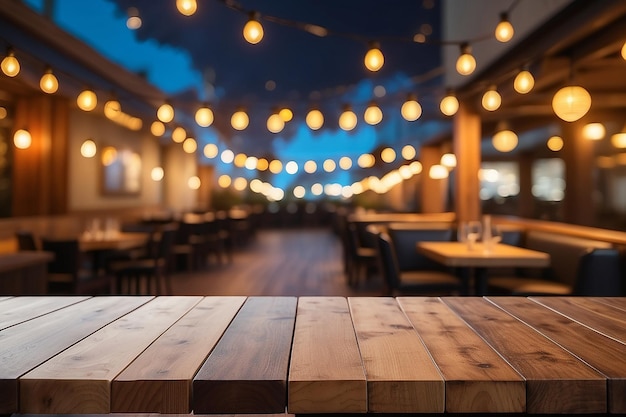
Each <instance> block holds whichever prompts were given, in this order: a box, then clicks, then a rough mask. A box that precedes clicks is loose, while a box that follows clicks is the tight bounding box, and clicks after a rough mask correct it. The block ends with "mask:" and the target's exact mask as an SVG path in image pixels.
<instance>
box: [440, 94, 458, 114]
mask: <svg viewBox="0 0 626 417" xmlns="http://www.w3.org/2000/svg"><path fill="white" fill-rule="evenodd" d="M439 110H441V112H442V113H443V114H445V115H446V116H454V115H455V114H456V112H457V111H458V110H459V100H458V99H457V98H456V96H455V95H454V93H453V92H452V91H448V93H447V94H446V96H445V97H444V98H443V99H441V103H439Z"/></svg>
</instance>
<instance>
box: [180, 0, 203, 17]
mask: <svg viewBox="0 0 626 417" xmlns="http://www.w3.org/2000/svg"><path fill="white" fill-rule="evenodd" d="M176 8H177V9H178V11H179V12H180V13H181V14H182V15H185V16H191V15H192V14H194V13H195V12H196V10H198V4H197V3H196V0H176Z"/></svg>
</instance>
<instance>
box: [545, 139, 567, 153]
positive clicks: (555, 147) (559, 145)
mask: <svg viewBox="0 0 626 417" xmlns="http://www.w3.org/2000/svg"><path fill="white" fill-rule="evenodd" d="M546 145H547V146H548V149H550V150H551V151H553V152H558V151H560V150H561V149H563V138H561V137H560V136H552V137H550V139H548V141H547V142H546Z"/></svg>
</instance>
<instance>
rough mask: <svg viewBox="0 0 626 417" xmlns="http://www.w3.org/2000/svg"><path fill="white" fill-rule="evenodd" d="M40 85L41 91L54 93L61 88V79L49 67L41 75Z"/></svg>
mask: <svg viewBox="0 0 626 417" xmlns="http://www.w3.org/2000/svg"><path fill="white" fill-rule="evenodd" d="M39 87H41V91H43V92H44V93H48V94H54V93H56V91H57V90H58V89H59V80H57V77H55V76H54V74H53V73H52V70H51V69H48V70H47V71H46V73H45V74H44V75H43V76H42V77H41V80H39Z"/></svg>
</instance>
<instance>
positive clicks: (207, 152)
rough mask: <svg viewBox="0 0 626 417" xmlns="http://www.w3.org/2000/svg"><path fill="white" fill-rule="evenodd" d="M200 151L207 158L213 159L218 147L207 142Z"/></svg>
mask: <svg viewBox="0 0 626 417" xmlns="http://www.w3.org/2000/svg"><path fill="white" fill-rule="evenodd" d="M202 153H204V156H206V157H207V158H209V159H213V158H215V157H216V156H217V155H218V153H219V149H218V147H217V145H216V144H214V143H207V144H206V145H204V149H203V152H202Z"/></svg>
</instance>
